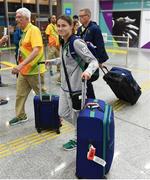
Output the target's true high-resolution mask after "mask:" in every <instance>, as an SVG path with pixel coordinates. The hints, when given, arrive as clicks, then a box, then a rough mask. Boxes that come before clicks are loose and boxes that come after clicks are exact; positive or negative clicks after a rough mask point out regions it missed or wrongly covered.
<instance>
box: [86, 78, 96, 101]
mask: <svg viewBox="0 0 150 180" xmlns="http://www.w3.org/2000/svg"><path fill="white" fill-rule="evenodd" d="M87 98H92V99H95V93H94V88H93V84H92V83H91V81H87Z"/></svg>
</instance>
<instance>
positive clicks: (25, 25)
mask: <svg viewBox="0 0 150 180" xmlns="http://www.w3.org/2000/svg"><path fill="white" fill-rule="evenodd" d="M30 19H31V12H30V11H29V10H28V9H27V8H19V9H18V10H17V11H16V22H17V24H18V26H19V27H20V28H21V30H22V31H23V34H22V37H21V40H20V42H19V64H18V65H17V66H16V67H14V68H13V69H12V74H18V78H17V88H16V90H17V93H16V106H15V109H16V117H15V118H13V119H12V120H11V121H9V124H10V125H15V124H19V123H23V122H26V121H27V120H28V118H27V115H26V113H25V102H26V99H27V97H28V95H29V93H30V91H31V90H32V89H33V90H34V92H35V93H36V94H39V82H38V62H40V61H43V59H44V51H43V41H42V36H41V32H40V30H39V28H38V27H36V26H34V25H33V24H32V23H31V22H30ZM45 71H46V69H45V65H44V64H42V65H40V76H41V82H42V93H45V92H46V90H45V88H44V72H45Z"/></svg>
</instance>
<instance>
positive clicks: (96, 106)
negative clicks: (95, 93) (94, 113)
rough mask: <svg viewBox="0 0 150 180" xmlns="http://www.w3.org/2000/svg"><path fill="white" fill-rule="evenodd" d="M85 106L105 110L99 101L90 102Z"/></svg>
mask: <svg viewBox="0 0 150 180" xmlns="http://www.w3.org/2000/svg"><path fill="white" fill-rule="evenodd" d="M85 108H89V109H98V110H100V111H102V112H104V110H103V109H102V108H101V107H100V105H99V104H98V103H95V102H89V103H87V104H86V105H85Z"/></svg>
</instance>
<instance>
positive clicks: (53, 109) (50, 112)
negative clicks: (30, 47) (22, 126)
mask: <svg viewBox="0 0 150 180" xmlns="http://www.w3.org/2000/svg"><path fill="white" fill-rule="evenodd" d="M40 64H45V62H39V63H38V79H39V95H36V96H35V97H34V100H33V103H34V115H35V128H36V129H37V132H38V133H40V132H41V131H42V130H46V129H51V130H55V131H56V132H57V134H59V133H60V130H59V128H60V126H61V123H60V118H59V115H58V105H59V96H57V95H49V94H42V87H41V76H40Z"/></svg>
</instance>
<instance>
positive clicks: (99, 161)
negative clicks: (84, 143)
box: [87, 144, 106, 167]
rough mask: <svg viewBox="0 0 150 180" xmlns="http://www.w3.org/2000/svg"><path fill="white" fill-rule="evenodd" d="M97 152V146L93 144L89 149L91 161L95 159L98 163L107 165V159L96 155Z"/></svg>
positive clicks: (88, 157) (88, 156)
mask: <svg viewBox="0 0 150 180" xmlns="http://www.w3.org/2000/svg"><path fill="white" fill-rule="evenodd" d="M95 153H96V148H95V147H94V146H93V145H92V144H91V145H90V148H89V151H88V153H87V159H88V160H90V161H94V162H96V163H97V164H99V165H101V166H103V167H105V166H106V161H104V160H103V159H102V158H100V157H98V156H95Z"/></svg>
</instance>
